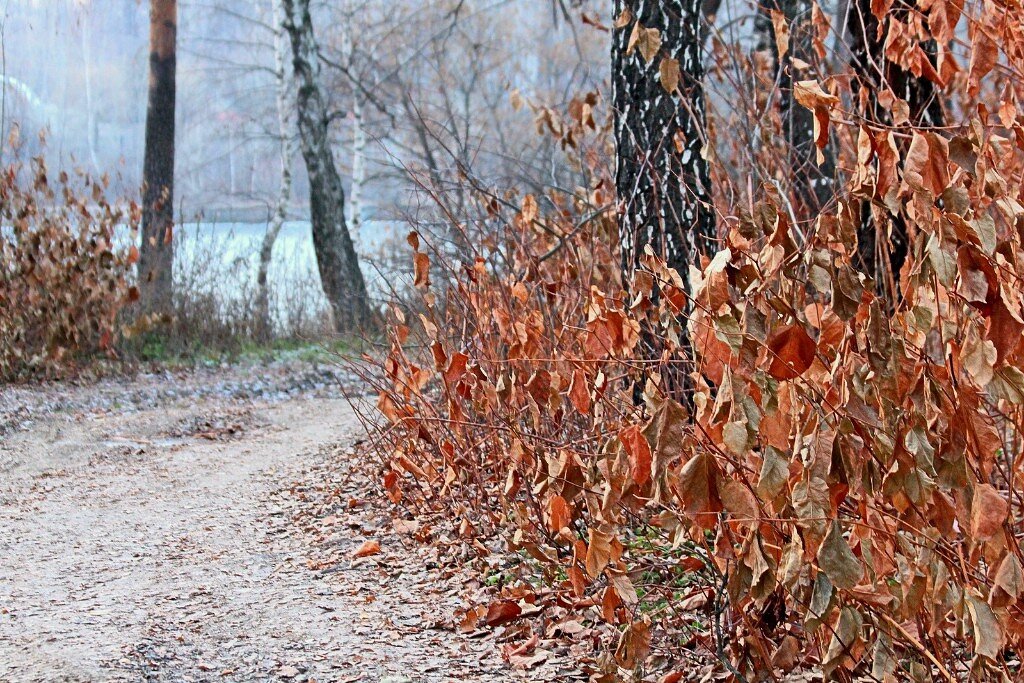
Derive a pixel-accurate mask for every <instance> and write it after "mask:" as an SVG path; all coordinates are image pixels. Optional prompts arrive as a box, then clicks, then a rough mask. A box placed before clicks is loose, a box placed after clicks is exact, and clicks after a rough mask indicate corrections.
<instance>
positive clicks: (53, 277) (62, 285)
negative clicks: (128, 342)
mask: <svg viewBox="0 0 1024 683" xmlns="http://www.w3.org/2000/svg"><path fill="white" fill-rule="evenodd" d="M106 186H107V182H106V181H105V180H101V181H97V180H93V179H91V178H89V177H86V176H78V177H69V176H68V174H66V173H63V172H62V173H60V174H59V175H58V177H57V178H56V182H54V180H53V179H52V178H51V177H50V175H49V173H48V170H47V168H46V166H45V164H44V163H43V161H42V160H41V159H35V160H33V161H32V162H31V164H30V166H29V167H27V168H23V167H21V166H20V165H17V164H15V165H12V166H9V167H7V168H5V169H3V171H2V173H0V222H2V228H0V230H2V234H0V381H10V380H15V379H20V378H24V377H27V376H39V375H53V374H55V373H57V372H59V371H60V370H61V369H63V368H65V367H67V365H68V364H69V363H70V362H71V361H73V360H74V358H75V357H76V356H79V355H81V354H84V353H93V352H96V351H109V350H110V349H112V347H113V343H114V341H115V338H116V337H117V314H118V312H119V311H120V310H121V308H122V307H123V306H124V305H125V304H126V303H128V302H129V301H130V300H131V299H133V298H134V297H135V296H136V292H135V288H134V287H132V286H131V285H130V276H131V271H132V264H133V263H134V262H135V260H136V259H137V258H138V252H137V250H136V249H135V247H134V246H132V243H133V241H134V240H133V239H131V237H133V236H134V234H135V228H136V226H137V225H138V222H139V220H140V215H139V211H138V207H136V206H134V205H123V206H122V205H118V204H112V203H110V202H109V201H108V200H107V199H106ZM119 232H120V234H121V239H118V233H119Z"/></svg>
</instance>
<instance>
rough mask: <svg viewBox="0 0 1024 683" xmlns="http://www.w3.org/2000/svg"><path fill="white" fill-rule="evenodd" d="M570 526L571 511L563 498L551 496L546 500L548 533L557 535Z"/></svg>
mask: <svg viewBox="0 0 1024 683" xmlns="http://www.w3.org/2000/svg"><path fill="white" fill-rule="evenodd" d="M570 524H572V510H570V509H569V504H568V503H567V502H566V501H565V498H562V497H561V496H557V495H556V496H551V498H550V499H548V531H550V532H551V533H553V534H557V533H558V532H559V531H561V530H562V529H564V528H565V527H567V526H569V525H570Z"/></svg>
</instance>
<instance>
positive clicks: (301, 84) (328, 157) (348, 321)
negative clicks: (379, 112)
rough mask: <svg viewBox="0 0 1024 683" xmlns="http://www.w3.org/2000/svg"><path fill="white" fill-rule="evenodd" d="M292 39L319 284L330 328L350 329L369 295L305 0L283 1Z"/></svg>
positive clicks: (365, 318) (363, 322) (362, 318)
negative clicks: (333, 143) (331, 321)
mask: <svg viewBox="0 0 1024 683" xmlns="http://www.w3.org/2000/svg"><path fill="white" fill-rule="evenodd" d="M283 7H284V28H285V31H286V32H287V33H288V35H289V37H290V39H291V45H292V64H293V67H294V73H295V79H296V86H297V88H298V91H297V99H296V110H297V112H298V127H299V141H300V147H301V149H302V156H303V159H304V160H305V163H306V171H307V174H308V175H309V194H310V197H309V205H310V220H311V222H312V229H313V248H314V249H315V251H316V257H317V266H318V269H319V271H320V283H321V286H322V287H323V290H324V294H325V295H326V296H327V300H328V302H329V303H330V306H331V309H332V312H333V314H334V327H335V331H336V332H338V333H339V334H350V333H352V332H356V331H358V330H360V329H362V328H365V327H366V326H367V325H369V324H370V323H371V322H372V313H371V308H370V302H369V296H368V294H367V290H366V282H365V281H364V279H363V274H362V271H361V270H360V269H359V261H358V257H357V256H356V251H355V247H354V245H353V243H352V237H351V235H350V234H349V231H348V225H347V223H346V220H345V191H344V188H343V187H342V184H341V176H340V175H339V174H338V168H337V165H336V164H335V161H334V156H333V154H332V153H331V144H330V136H329V130H328V126H329V123H330V116H329V114H328V110H327V104H326V101H325V99H324V94H323V91H322V89H321V84H320V54H319V50H318V47H317V42H316V38H315V36H314V32H313V20H312V16H311V14H310V7H309V0H283Z"/></svg>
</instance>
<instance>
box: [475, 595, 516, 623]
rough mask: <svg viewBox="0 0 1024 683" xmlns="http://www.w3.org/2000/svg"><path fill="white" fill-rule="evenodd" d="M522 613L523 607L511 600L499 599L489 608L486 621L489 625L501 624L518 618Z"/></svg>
mask: <svg viewBox="0 0 1024 683" xmlns="http://www.w3.org/2000/svg"><path fill="white" fill-rule="evenodd" d="M522 613H523V609H522V608H521V607H520V606H519V605H517V604H516V603H514V602H512V601H511V600H499V601H498V602H492V603H491V605H490V606H489V607H488V608H487V616H486V617H484V623H486V624H487V625H488V626H501V625H502V624H507V623H508V622H510V621H513V620H515V619H517V618H518V617H519V615H520V614H522Z"/></svg>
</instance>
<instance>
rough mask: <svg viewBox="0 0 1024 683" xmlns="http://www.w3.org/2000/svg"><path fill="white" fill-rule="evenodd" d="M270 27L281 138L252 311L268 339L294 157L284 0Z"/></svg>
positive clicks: (274, 2)
mask: <svg viewBox="0 0 1024 683" xmlns="http://www.w3.org/2000/svg"><path fill="white" fill-rule="evenodd" d="M271 4H272V5H273V8H272V13H273V24H272V26H273V29H274V81H275V83H276V86H277V98H276V99H277V128H278V135H279V136H280V138H281V184H280V187H279V190H278V196H277V203H276V204H275V205H274V212H273V215H272V216H271V218H270V225H269V226H268V227H267V232H266V233H265V234H264V235H263V243H262V245H261V246H260V264H259V270H258V271H257V273H256V314H257V319H258V325H259V329H258V331H257V332H258V336H260V337H262V338H264V339H265V338H268V337H269V336H270V333H271V322H272V321H271V316H270V291H269V290H270V287H269V284H268V282H267V278H268V274H269V272H270V261H271V257H272V256H273V253H274V243H275V242H276V241H277V236H278V235H279V234H280V233H281V228H282V227H284V222H285V218H287V214H288V203H289V202H290V201H291V196H292V158H293V157H294V156H295V140H294V130H293V129H294V127H295V123H294V110H295V96H294V87H293V80H294V79H293V78H292V75H291V71H292V70H291V68H289V64H288V55H289V52H290V51H289V47H288V36H287V35H286V34H285V30H284V17H285V14H284V0H271Z"/></svg>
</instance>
